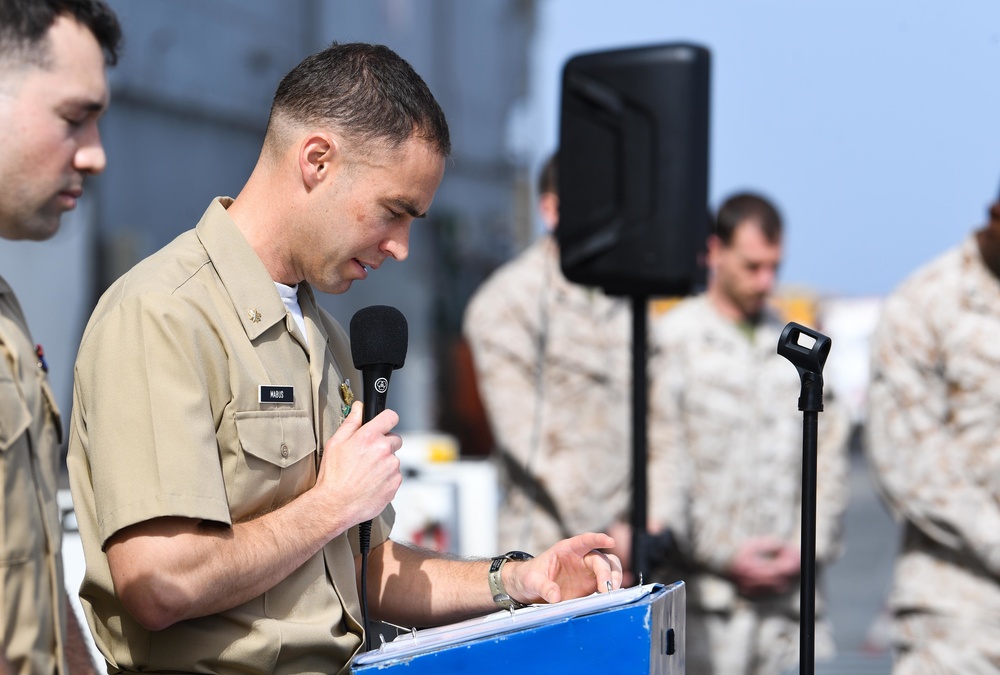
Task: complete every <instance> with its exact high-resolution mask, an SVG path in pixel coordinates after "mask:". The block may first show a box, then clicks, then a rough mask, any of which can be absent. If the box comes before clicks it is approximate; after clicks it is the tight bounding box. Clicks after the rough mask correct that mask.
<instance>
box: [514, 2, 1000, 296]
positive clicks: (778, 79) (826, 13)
mask: <svg viewBox="0 0 1000 675" xmlns="http://www.w3.org/2000/svg"><path fill="white" fill-rule="evenodd" d="M679 41H684V42H694V43H697V44H701V45H703V46H705V47H707V48H708V49H709V50H711V52H712V135H711V144H712V147H711V150H710V156H711V162H710V166H711V169H710V183H709V189H710V196H711V202H712V206H713V207H714V206H716V205H717V204H718V202H719V201H720V199H721V198H722V197H724V196H725V195H726V194H728V193H731V192H733V191H735V190H738V189H744V188H748V189H754V190H759V191H761V192H764V193H765V194H768V195H770V196H771V197H772V198H773V199H774V200H775V202H776V203H777V204H778V205H779V207H780V208H781V210H782V212H783V214H784V216H785V220H786V224H787V235H786V252H785V264H784V267H783V270H782V280H783V281H784V282H786V283H796V284H805V285H808V286H810V287H812V288H814V289H816V290H817V291H819V292H822V293H828V294H833V295H881V294H884V293H886V292H888V291H889V290H891V289H892V288H893V287H894V286H895V285H896V284H897V283H898V282H899V281H901V280H902V279H903V278H904V277H905V276H906V275H907V274H908V273H909V272H910V271H912V270H913V269H915V268H916V267H917V266H919V265H920V264H921V263H923V262H925V261H927V260H929V259H930V258H932V257H934V256H935V255H936V254H937V253H939V252H941V251H943V250H944V249H946V248H948V247H949V246H952V245H954V244H955V243H957V242H958V241H960V240H961V239H962V238H963V237H964V236H965V235H966V234H967V233H968V232H970V231H971V230H972V229H974V228H975V227H977V226H978V225H979V224H981V223H982V222H984V219H985V212H986V211H985V210H986V207H987V206H988V205H989V203H990V201H991V200H992V199H993V198H994V197H995V196H996V195H997V192H998V188H1000V2H996V0H955V1H954V2H948V3H945V2H940V1H935V2H928V1H926V0H907V1H902V0H878V1H877V2H871V1H870V0H868V1H866V2H862V1H858V0H845V1H840V2H836V3H832V2H822V3H821V2H816V1H810V0H754V1H752V2H751V1H749V0H747V1H737V0H697V1H694V0H687V1H680V0H660V1H653V0H649V1H644V0H617V1H615V2H608V1H606V0H543V2H542V3H541V22H540V25H539V32H538V38H537V42H536V44H535V47H534V55H533V69H534V70H533V76H532V78H533V79H532V83H531V91H530V98H529V104H528V106H527V109H526V110H525V111H523V113H524V119H523V120H521V122H520V123H519V129H520V130H521V131H522V132H526V131H528V130H530V133H522V134H519V135H520V136H521V138H522V142H523V146H524V147H523V148H522V151H523V152H526V153H527V154H528V155H529V156H530V157H531V161H532V165H533V166H536V167H537V166H538V165H539V164H540V163H541V161H542V160H543V159H544V155H546V154H547V153H548V152H549V151H551V149H553V148H554V147H555V143H556V139H557V138H558V118H559V86H560V83H561V77H562V73H561V71H562V67H563V65H564V64H565V62H566V60H567V59H568V58H570V57H571V56H573V55H575V54H579V53H582V52H587V51H597V50H605V49H616V48H620V47H626V46H638V45H643V44H654V43H663V42H679ZM529 136H530V140H528V137H529ZM517 142H518V141H517V140H515V141H514V143H515V144H516V143H517Z"/></svg>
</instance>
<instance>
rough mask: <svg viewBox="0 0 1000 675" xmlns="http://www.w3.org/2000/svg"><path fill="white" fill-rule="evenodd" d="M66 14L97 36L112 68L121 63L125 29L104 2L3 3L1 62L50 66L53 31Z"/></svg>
mask: <svg viewBox="0 0 1000 675" xmlns="http://www.w3.org/2000/svg"><path fill="white" fill-rule="evenodd" d="M62 15H65V16H68V17H71V18H73V19H75V20H76V21H77V22H78V23H80V24H81V25H83V26H86V27H87V29H88V30H90V32H91V33H93V35H94V38H95V39H96V40H97V44H99V45H100V46H101V50H102V51H103V52H104V60H105V62H106V63H107V64H108V65H109V66H113V65H115V64H116V63H118V52H119V50H120V49H121V44H122V29H121V25H119V23H118V17H116V16H115V13H114V11H113V10H112V9H111V8H110V7H109V6H108V5H107V4H106V3H105V2H104V0H0V61H5V60H12V61H20V62H24V63H31V64H33V65H36V66H39V67H42V68H44V67H46V66H47V65H48V63H49V59H50V58H51V49H50V45H49V41H48V32H49V28H51V27H52V24H54V23H55V21H56V19H57V18H58V17H59V16H62Z"/></svg>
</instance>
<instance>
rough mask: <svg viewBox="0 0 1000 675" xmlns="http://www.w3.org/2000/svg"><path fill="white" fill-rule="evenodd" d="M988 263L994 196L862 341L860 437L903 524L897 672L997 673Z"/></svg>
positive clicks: (998, 599)
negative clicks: (865, 414)
mask: <svg viewBox="0 0 1000 675" xmlns="http://www.w3.org/2000/svg"><path fill="white" fill-rule="evenodd" d="M991 270H992V271H991ZM998 272H1000V204H995V205H994V206H993V208H992V209H991V221H990V225H989V226H988V227H987V228H986V229H984V230H983V231H981V232H979V233H977V234H976V235H974V236H971V237H969V238H968V239H967V240H966V241H965V242H963V243H962V244H961V245H959V246H957V247H955V248H953V249H951V250H949V251H948V252H946V253H944V254H943V255H941V256H940V257H938V258H937V259H936V260H934V261H932V262H931V263H929V264H928V265H926V266H925V267H923V268H921V269H920V270H918V271H917V272H916V273H915V274H914V275H912V276H911V277H910V278H909V279H907V280H906V281H905V282H903V284H901V285H900V287H899V288H898V289H897V290H896V291H894V292H893V293H892V294H891V295H890V296H889V298H887V300H886V303H885V305H884V307H883V312H882V317H881V319H880V322H879V325H878V328H877V329H876V332H875V335H874V338H873V343H872V372H871V378H872V379H871V388H870V390H869V421H868V439H867V440H868V442H867V448H868V452H869V455H870V461H871V466H872V469H873V471H874V473H875V476H876V478H877V481H878V483H879V485H880V487H881V489H882V491H883V496H884V498H885V501H886V502H887V504H888V505H889V507H890V508H891V510H892V511H893V513H894V514H895V516H896V517H897V519H898V520H900V521H901V522H902V526H903V538H902V544H901V550H900V552H899V556H898V558H897V561H896V569H895V578H894V583H893V589H892V593H891V597H890V605H891V608H892V610H893V613H894V649H895V652H896V666H895V669H894V672H895V673H897V674H902V675H906V674H909V673H963V674H967V673H1000V423H998V417H997V411H998V410H1000V342H998V341H997V336H998V335H1000V281H998Z"/></svg>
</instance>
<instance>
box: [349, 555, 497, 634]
mask: <svg viewBox="0 0 1000 675" xmlns="http://www.w3.org/2000/svg"><path fill="white" fill-rule="evenodd" d="M358 563H359V564H358V570H359V575H358V583H359V584H360V567H361V565H360V558H358ZM368 565H369V567H368V602H369V611H370V612H371V613H372V616H374V617H376V618H379V619H383V620H388V621H391V622H392V623H397V624H400V625H404V626H431V625H440V624H444V623H452V622H454V621H460V620H462V619H467V618H469V617H472V616H476V615H480V614H485V613H487V612H490V611H492V610H493V609H496V605H495V604H494V602H493V597H492V596H491V595H490V590H489V582H488V581H487V575H488V572H489V562H488V561H482V562H481V563H476V562H473V561H469V560H455V559H450V558H445V557H440V556H437V555H434V554H431V553H430V552H429V551H424V550H423V549H419V548H416V547H411V546H407V545H405V544H400V543H398V542H394V541H392V540H391V539H390V540H386V541H385V542H384V543H383V544H381V545H379V546H375V547H374V548H372V550H371V553H370V554H369V559H368ZM403 579H405V580H406V587H405V588H403V587H402V580H403ZM440 580H447V583H441V582H440Z"/></svg>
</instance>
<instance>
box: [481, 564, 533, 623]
mask: <svg viewBox="0 0 1000 675" xmlns="http://www.w3.org/2000/svg"><path fill="white" fill-rule="evenodd" d="M533 557H534V556H533V555H531V554H530V553H525V552H524V551H510V552H508V553H504V554H503V555H498V556H497V557H495V558H492V559H491V560H490V572H489V575H488V579H489V584H490V595H492V596H493V602H495V603H496V604H497V606H498V607H500V608H501V609H520V608H521V607H527V605H525V604H524V603H522V602H518V601H517V600H515V599H514V598H512V597H510V594H509V593H507V589H506V588H504V585H503V576H502V574H503V566H504V565H506V564H507V561H508V560H531V559H532V558H533Z"/></svg>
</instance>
